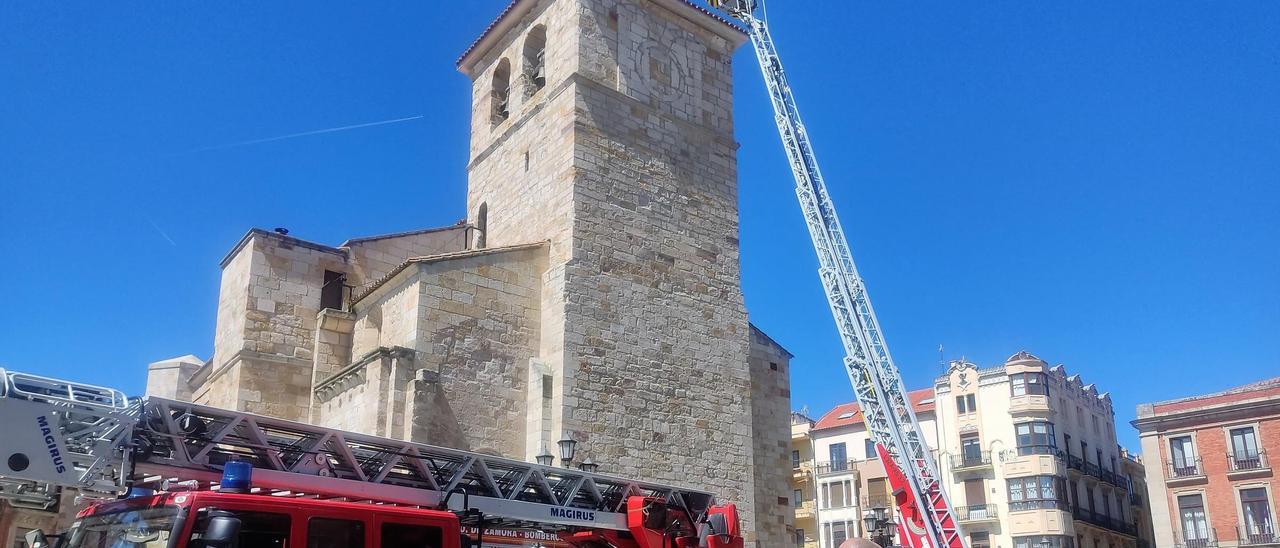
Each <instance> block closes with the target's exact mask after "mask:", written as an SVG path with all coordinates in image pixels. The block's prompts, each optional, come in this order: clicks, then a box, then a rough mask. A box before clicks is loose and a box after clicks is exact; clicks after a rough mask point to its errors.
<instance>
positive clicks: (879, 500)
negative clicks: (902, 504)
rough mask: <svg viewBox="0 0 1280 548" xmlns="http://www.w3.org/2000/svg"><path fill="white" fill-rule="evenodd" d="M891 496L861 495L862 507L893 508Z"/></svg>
mask: <svg viewBox="0 0 1280 548" xmlns="http://www.w3.org/2000/svg"><path fill="white" fill-rule="evenodd" d="M893 506H894V504H893V497H891V496H889V495H862V507H863V508H865V509H870V508H893Z"/></svg>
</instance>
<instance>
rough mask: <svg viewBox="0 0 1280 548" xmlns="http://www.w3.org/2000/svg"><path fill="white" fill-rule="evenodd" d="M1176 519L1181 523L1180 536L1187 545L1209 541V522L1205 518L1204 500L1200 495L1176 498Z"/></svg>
mask: <svg viewBox="0 0 1280 548" xmlns="http://www.w3.org/2000/svg"><path fill="white" fill-rule="evenodd" d="M1178 519H1179V521H1180V522H1181V523H1182V536H1183V538H1185V539H1186V540H1187V541H1188V543H1191V542H1193V541H1197V540H1209V520H1208V519H1207V518H1206V517H1205V514H1204V499H1203V498H1201V497H1200V495H1182V496H1180V497H1178ZM1201 546H1203V544H1202V545H1201Z"/></svg>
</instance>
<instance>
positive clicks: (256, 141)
mask: <svg viewBox="0 0 1280 548" xmlns="http://www.w3.org/2000/svg"><path fill="white" fill-rule="evenodd" d="M419 118H423V116H422V115H418V116H410V117H408V118H395V119H392V120H382V121H379V122H367V123H363V124H355V125H350V126H338V127H331V128H325V129H316V130H312V131H304V132H302V133H290V134H288V135H279V136H276V137H267V138H265V139H254V140H252V141H240V142H238V143H227V144H225V145H213V146H207V147H201V148H194V149H191V150H188V151H186V152H185V153H184V154H189V153H192V152H207V151H210V150H222V149H224V148H234V147H243V146H249V145H257V144H262V143H270V142H272V141H283V140H285V139H293V138H294V137H306V136H308V135H320V134H322V133H334V132H337V131H346V130H349V129H360V128H363V127H373V126H385V125H387V124H398V123H400V122H408V121H410V120H417V119H419Z"/></svg>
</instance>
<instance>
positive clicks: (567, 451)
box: [556, 438, 578, 468]
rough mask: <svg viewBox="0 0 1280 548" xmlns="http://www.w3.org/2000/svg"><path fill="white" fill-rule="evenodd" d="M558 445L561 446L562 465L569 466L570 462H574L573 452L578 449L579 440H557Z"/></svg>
mask: <svg viewBox="0 0 1280 548" xmlns="http://www.w3.org/2000/svg"><path fill="white" fill-rule="evenodd" d="M556 445H559V446H560V465H561V466H564V467H565V468H568V467H569V463H570V462H573V454H574V453H575V452H577V450H578V442H577V440H572V439H569V438H565V439H562V440H560V441H558V442H556Z"/></svg>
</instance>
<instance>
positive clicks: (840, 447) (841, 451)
mask: <svg viewBox="0 0 1280 548" xmlns="http://www.w3.org/2000/svg"><path fill="white" fill-rule="evenodd" d="M827 451H829V453H830V456H831V471H833V472H839V471H842V470H848V469H849V453H848V452H846V451H845V447H844V442H840V443H833V444H831V446H830V447H828V448H827Z"/></svg>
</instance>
